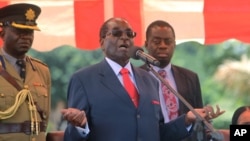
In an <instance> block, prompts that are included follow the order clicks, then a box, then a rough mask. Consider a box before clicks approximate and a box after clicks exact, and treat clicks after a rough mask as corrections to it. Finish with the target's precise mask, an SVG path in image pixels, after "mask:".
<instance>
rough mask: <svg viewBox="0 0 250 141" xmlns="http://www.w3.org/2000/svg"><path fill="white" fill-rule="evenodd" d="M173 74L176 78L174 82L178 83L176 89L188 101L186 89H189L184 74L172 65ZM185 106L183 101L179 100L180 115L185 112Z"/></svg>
mask: <svg viewBox="0 0 250 141" xmlns="http://www.w3.org/2000/svg"><path fill="white" fill-rule="evenodd" d="M171 69H172V72H173V76H174V80H175V83H176V89H177V92H178V93H179V94H180V95H181V96H182V97H183V98H184V99H186V95H185V91H186V90H185V89H187V86H186V83H185V78H184V77H183V75H182V73H181V72H180V71H179V70H178V69H177V68H176V67H175V66H174V65H172V68H171ZM184 107H185V105H184V104H183V102H182V101H180V100H179V114H182V113H180V111H183V109H184Z"/></svg>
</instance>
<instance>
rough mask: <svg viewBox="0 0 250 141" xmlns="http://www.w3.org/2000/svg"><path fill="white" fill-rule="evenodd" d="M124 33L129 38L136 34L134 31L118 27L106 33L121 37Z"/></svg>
mask: <svg viewBox="0 0 250 141" xmlns="http://www.w3.org/2000/svg"><path fill="white" fill-rule="evenodd" d="M123 33H125V34H126V35H127V36H128V37H129V38H134V37H135V36H136V32H134V31H131V30H125V31H122V30H119V29H113V30H111V31H110V32H108V33H107V35H112V36H114V37H121V36H122V34H123Z"/></svg>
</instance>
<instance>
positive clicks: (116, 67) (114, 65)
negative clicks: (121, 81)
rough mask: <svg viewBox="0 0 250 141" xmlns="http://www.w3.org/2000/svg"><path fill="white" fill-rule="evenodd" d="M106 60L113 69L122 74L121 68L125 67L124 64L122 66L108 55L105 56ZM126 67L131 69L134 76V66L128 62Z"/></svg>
mask: <svg viewBox="0 0 250 141" xmlns="http://www.w3.org/2000/svg"><path fill="white" fill-rule="evenodd" d="M105 59H106V61H107V62H108V64H109V65H110V67H111V68H112V70H113V71H114V72H115V74H116V75H119V74H120V70H121V69H122V68H123V67H122V66H120V65H119V64H118V63H116V62H115V61H113V60H111V59H109V58H108V57H105ZM124 68H126V69H128V70H129V72H130V74H131V75H132V76H133V71H132V67H131V64H130V62H128V63H127V64H126V66H125V67H124Z"/></svg>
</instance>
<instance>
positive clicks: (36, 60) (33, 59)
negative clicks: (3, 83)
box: [29, 57, 48, 66]
mask: <svg viewBox="0 0 250 141" xmlns="http://www.w3.org/2000/svg"><path fill="white" fill-rule="evenodd" d="M29 58H30V60H32V61H35V62H38V63H40V64H42V65H44V66H48V65H47V64H45V63H44V62H42V61H41V60H39V59H36V58H32V57H29Z"/></svg>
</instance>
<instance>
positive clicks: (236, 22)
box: [204, 0, 250, 44]
mask: <svg viewBox="0 0 250 141" xmlns="http://www.w3.org/2000/svg"><path fill="white" fill-rule="evenodd" d="M249 19H250V2H249V0H205V3H204V24H205V44H216V43H220V42H223V41H225V40H228V39H231V38H234V39H238V40H240V41H242V42H246V43H249V42H250V20H249Z"/></svg>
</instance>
